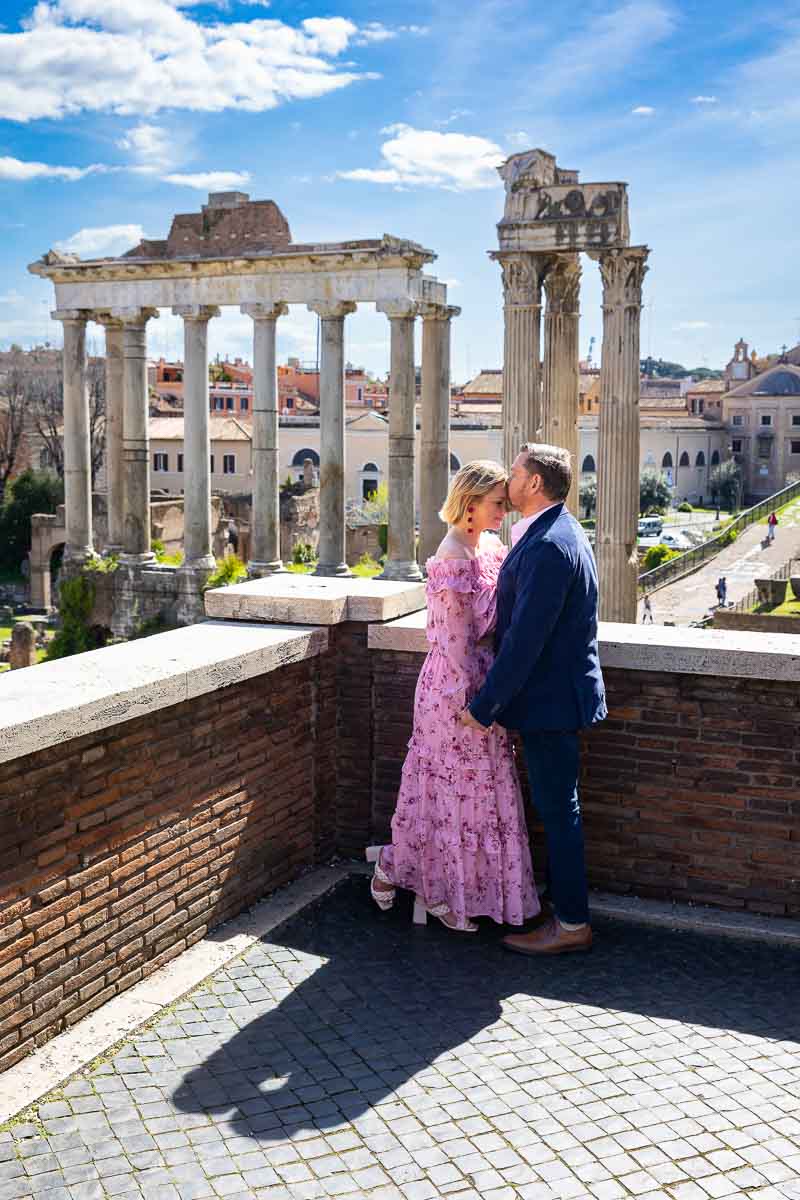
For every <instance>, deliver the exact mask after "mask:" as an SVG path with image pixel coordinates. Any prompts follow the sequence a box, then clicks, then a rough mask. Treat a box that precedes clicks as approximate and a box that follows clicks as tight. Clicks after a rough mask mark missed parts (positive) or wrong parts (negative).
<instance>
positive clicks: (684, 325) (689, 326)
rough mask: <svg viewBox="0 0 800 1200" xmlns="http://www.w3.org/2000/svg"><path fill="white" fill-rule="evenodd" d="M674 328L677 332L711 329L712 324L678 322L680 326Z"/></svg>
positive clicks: (704, 322)
mask: <svg viewBox="0 0 800 1200" xmlns="http://www.w3.org/2000/svg"><path fill="white" fill-rule="evenodd" d="M672 328H673V329H674V330H675V331H676V332H678V331H680V330H687V331H691V330H693V329H710V328H711V323H710V322H709V321H678V324H677V325H673V326H672Z"/></svg>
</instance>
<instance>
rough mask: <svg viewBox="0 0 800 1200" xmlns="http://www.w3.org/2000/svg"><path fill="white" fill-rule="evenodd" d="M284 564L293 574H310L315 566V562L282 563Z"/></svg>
mask: <svg viewBox="0 0 800 1200" xmlns="http://www.w3.org/2000/svg"><path fill="white" fill-rule="evenodd" d="M284 566H285V567H286V570H287V571H291V573H292V574H293V575H310V574H311V572H312V571H313V570H314V568H315V567H316V563H284Z"/></svg>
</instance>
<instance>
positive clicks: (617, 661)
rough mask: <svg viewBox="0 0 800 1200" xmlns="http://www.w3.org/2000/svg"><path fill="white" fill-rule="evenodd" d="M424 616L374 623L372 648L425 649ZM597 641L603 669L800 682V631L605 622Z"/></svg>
mask: <svg viewBox="0 0 800 1200" xmlns="http://www.w3.org/2000/svg"><path fill="white" fill-rule="evenodd" d="M426 619H427V616H426V613H425V612H416V613H410V614H409V615H408V616H405V617H401V618H400V619H398V620H396V621H390V622H388V623H387V624H385V625H374V626H372V627H371V628H370V631H369V647H370V649H371V650H396V651H400V652H403V653H405V652H411V653H417V654H419V653H426V652H427V650H428V643H427V640H426V637H425V625H426ZM599 644H600V661H601V663H602V665H603V667H604V668H608V667H619V668H621V669H622V670H627V671H664V672H665V673H666V674H675V673H680V674H689V675H712V676H719V677H721V678H731V679H765V680H769V679H774V680H781V681H783V682H786V683H800V636H797V637H791V636H787V635H786V634H773V635H771V636H770V635H768V634H764V633H757V634H754V633H744V632H738V631H737V632H728V631H727V630H726V631H722V630H715V629H680V628H677V627H676V628H672V627H671V626H660V625H646V626H644V625H619V624H614V623H613V622H611V621H601V622H600V626H599Z"/></svg>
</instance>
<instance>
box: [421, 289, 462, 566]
mask: <svg viewBox="0 0 800 1200" xmlns="http://www.w3.org/2000/svg"><path fill="white" fill-rule="evenodd" d="M460 312H461V309H460V308H447V307H445V306H443V305H439V304H424V305H421V313H422V412H421V420H420V426H421V429H420V480H419V498H420V499H419V510H420V511H419V562H420V565H421V566H422V567H424V565H425V563H426V562H427V561H428V559H429V558H431V557H432V556H433V555H434V554H435V553H436V551H437V549H438V547H439V543H440V542H441V540H442V538H443V537H444V535H445V534H446V532H447V525H446V524H445V522H444V521H442V520H441V519H440V517H439V509H440V508H441V507H442V505H443V504H444V501H445V497H446V496H447V489H448V487H449V484H450V320H451V318H452V317H457V316H458V315H459V313H460Z"/></svg>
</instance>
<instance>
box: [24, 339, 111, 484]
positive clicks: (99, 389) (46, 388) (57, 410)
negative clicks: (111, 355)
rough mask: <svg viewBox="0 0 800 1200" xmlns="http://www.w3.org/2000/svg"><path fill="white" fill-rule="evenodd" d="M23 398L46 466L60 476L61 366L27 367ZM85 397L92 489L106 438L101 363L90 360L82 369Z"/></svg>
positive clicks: (62, 383) (61, 454)
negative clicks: (45, 454) (47, 462)
mask: <svg viewBox="0 0 800 1200" xmlns="http://www.w3.org/2000/svg"><path fill="white" fill-rule="evenodd" d="M24 374H25V391H26V399H27V402H28V405H29V409H30V412H31V415H32V418H33V423H34V426H35V428H36V432H37V433H38V435H39V437H40V438H41V440H42V441H43V442H44V444H45V447H46V448H47V451H48V453H49V457H50V463H51V465H52V467H53V469H54V470H55V471H56V472H57V474H58V475H59V476H60V477H61V478H62V479H63V477H64V435H63V427H64V381H63V377H62V370H61V364H60V363H59V365H58V366H57V367H56V369H55V370H52V369H51V370H47V369H42V368H38V369H37V366H36V364H31V365H30V366H28V367H25V368H24ZM86 390H87V393H88V397H89V444H90V462H91V468H92V486H94V484H95V481H96V479H97V473H98V471H99V470H100V466H101V464H102V461H103V453H104V449H105V436H106V378H105V365H104V363H103V362H102V361H98V360H93V361H90V362H89V363H88V365H87V368H86Z"/></svg>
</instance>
